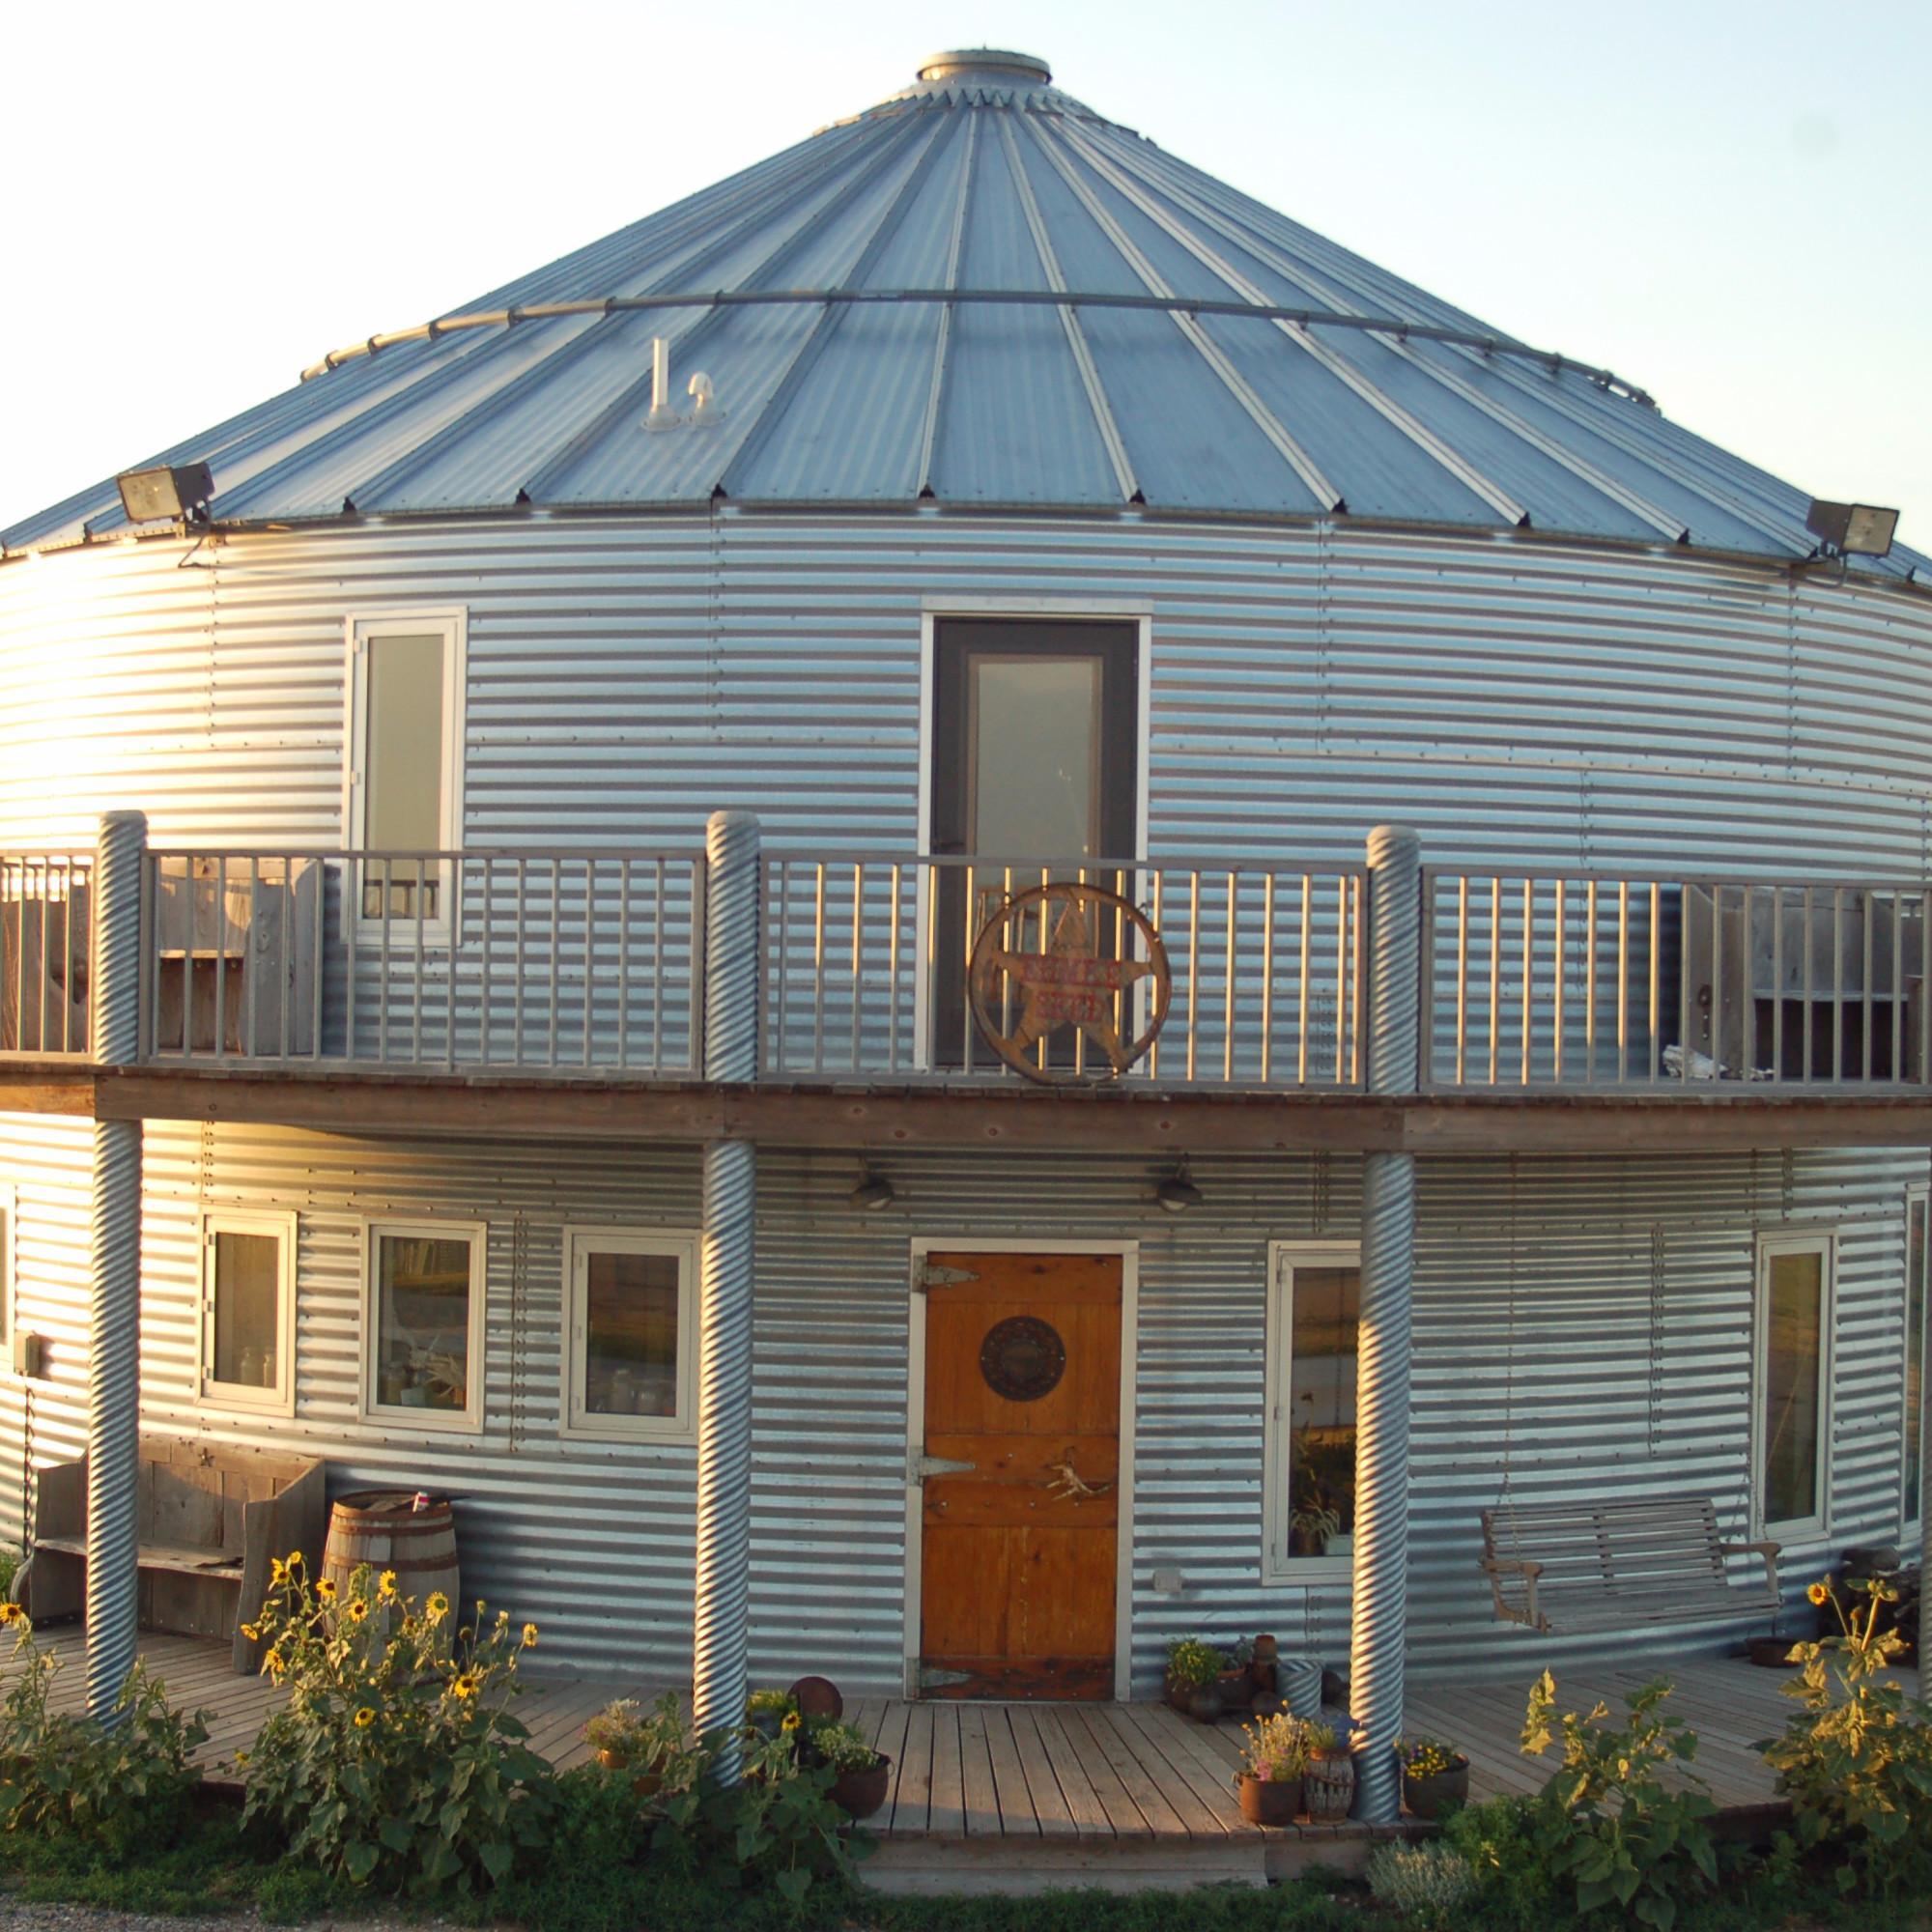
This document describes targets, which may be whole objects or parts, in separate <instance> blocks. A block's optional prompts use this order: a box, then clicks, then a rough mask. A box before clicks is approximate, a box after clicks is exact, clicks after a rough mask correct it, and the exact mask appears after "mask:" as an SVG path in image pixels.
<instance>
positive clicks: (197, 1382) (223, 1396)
mask: <svg viewBox="0 0 1932 1932" xmlns="http://www.w3.org/2000/svg"><path fill="white" fill-rule="evenodd" d="M200 1233H201V1321H200V1324H199V1328H200V1340H199V1346H198V1348H197V1350H196V1355H195V1377H194V1386H195V1393H196V1395H197V1396H198V1397H199V1398H200V1400H201V1401H202V1402H203V1403H204V1404H206V1405H207V1406H210V1407H212V1408H244V1409H248V1410H250V1411H252V1412H254V1413H258V1414H264V1415H293V1414H294V1413H295V1412H296V1241H297V1237H298V1234H299V1223H298V1217H297V1216H296V1215H295V1214H292V1213H272V1214H270V1213H261V1212H258V1211H256V1210H254V1209H249V1210H246V1211H244V1210H242V1209H240V1208H209V1209H207V1210H206V1211H205V1212H204V1213H203V1214H202V1216H201V1229H200ZM217 1235H268V1236H272V1237H273V1239H274V1241H275V1243H276V1266H275V1382H274V1386H273V1387H272V1388H255V1387H251V1386H250V1385H249V1384H248V1383H246V1382H223V1381H216V1380H215V1378H214V1256H215V1243H214V1237H215V1236H217Z"/></svg>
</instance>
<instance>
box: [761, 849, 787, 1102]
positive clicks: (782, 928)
mask: <svg viewBox="0 0 1932 1932" xmlns="http://www.w3.org/2000/svg"><path fill="white" fill-rule="evenodd" d="M766 864H767V865H770V864H771V861H769V860H767V861H766ZM767 876H769V874H768V875H767ZM777 893H778V906H779V932H778V941H777V952H778V965H777V969H776V970H777V973H778V999H777V1010H778V1018H777V1021H776V1022H775V1023H774V1025H773V1028H772V1065H773V1066H774V1068H775V1069H776V1070H777V1071H779V1072H783V1071H784V1070H785V1068H786V1066H787V1065H789V1064H790V1053H789V1042H788V1037H787V1034H786V1028H787V1027H788V1025H789V1024H790V1011H791V861H790V860H789V859H781V860H779V861H778V879H777Z"/></svg>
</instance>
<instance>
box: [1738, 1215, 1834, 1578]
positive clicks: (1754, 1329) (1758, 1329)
mask: <svg viewBox="0 0 1932 1932" xmlns="http://www.w3.org/2000/svg"><path fill="white" fill-rule="evenodd" d="M1795 1254H1816V1255H1821V1256H1822V1257H1823V1258H1824V1261H1823V1266H1822V1268H1821V1270H1820V1274H1821V1293H1822V1305H1821V1307H1820V1309H1819V1311H1818V1325H1819V1361H1818V1381H1819V1392H1818V1452H1817V1482H1816V1489H1817V1496H1818V1512H1817V1514H1816V1515H1815V1516H1811V1517H1804V1518H1801V1519H1797V1520H1792V1521H1781V1520H1780V1521H1772V1520H1767V1518H1766V1517H1765V1514H1764V1491H1763V1484H1762V1481H1761V1479H1760V1472H1761V1470H1762V1468H1763V1460H1764V1459H1763V1452H1764V1395H1765V1354H1766V1350H1767V1343H1768V1340H1769V1337H1768V1335H1767V1332H1766V1331H1767V1327H1768V1322H1767V1320H1766V1306H1767V1294H1768V1291H1769V1289H1770V1284H1771V1268H1770V1262H1771V1258H1772V1257H1773V1256H1774V1255H1795ZM1837 1326H1838V1234H1837V1230H1836V1229H1835V1228H1829V1229H1827V1228H1821V1229H1808V1230H1805V1231H1804V1232H1802V1233H1800V1232H1796V1231H1794V1232H1791V1233H1787V1234H1781V1235H1760V1236H1758V1237H1757V1257H1756V1264H1755V1267H1754V1269H1753V1276H1752V1289H1751V1381H1750V1515H1751V1522H1752V1525H1753V1530H1752V1533H1753V1534H1754V1535H1756V1536H1760V1537H1766V1538H1771V1539H1774V1540H1776V1541H1778V1542H1781V1543H1784V1544H1787V1545H1789V1544H1800V1543H1822V1542H1825V1541H1827V1540H1828V1539H1829V1538H1830V1537H1831V1534H1832V1478H1833V1456H1832V1435H1833V1422H1834V1419H1835V1411H1836V1406H1837V1405H1836V1402H1835V1399H1834V1398H1835V1390H1834V1388H1833V1383H1834V1381H1835V1380H1836V1357H1837Z"/></svg>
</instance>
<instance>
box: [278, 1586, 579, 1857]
mask: <svg viewBox="0 0 1932 1932" xmlns="http://www.w3.org/2000/svg"><path fill="white" fill-rule="evenodd" d="M476 1609H477V1619H476V1622H475V1624H473V1625H471V1626H468V1627H465V1628H463V1629H460V1630H459V1629H456V1628H455V1627H454V1621H453V1618H452V1615H451V1611H450V1606H449V1604H448V1602H447V1600H446V1599H445V1598H444V1597H443V1596H442V1594H441V1593H440V1591H439V1592H438V1593H437V1594H436V1595H434V1596H432V1597H431V1598H430V1599H429V1600H428V1602H427V1603H426V1604H425V1605H422V1607H421V1608H418V1607H417V1606H416V1605H415V1603H414V1600H413V1599H411V1598H405V1597H400V1596H398V1595H397V1593H396V1588H395V1577H394V1576H393V1575H392V1574H390V1573H388V1572H384V1575H383V1577H381V1578H380V1579H379V1580H378V1581H376V1582H375V1583H374V1584H373V1586H372V1583H371V1578H370V1574H369V1571H368V1568H367V1566H366V1565H365V1566H363V1567H362V1568H359V1569H357V1570H356V1571H355V1574H354V1576H353V1577H351V1579H350V1582H349V1585H348V1588H347V1589H346V1590H338V1589H337V1587H336V1585H335V1584H334V1583H333V1582H332V1581H331V1580H330V1579H329V1578H327V1577H323V1578H321V1579H320V1580H319V1581H316V1582H314V1583H311V1582H310V1580H309V1578H308V1577H307V1575H306V1573H305V1572H304V1570H303V1567H302V1559H301V1556H300V1553H299V1552H298V1553H297V1554H296V1555H294V1556H292V1557H291V1558H290V1559H289V1561H288V1563H287V1565H286V1566H284V1565H282V1564H281V1563H280V1562H279V1561H277V1563H276V1564H275V1568H274V1574H273V1583H272V1587H271V1588H270V1594H269V1598H268V1601H267V1603H266V1604H265V1605H263V1607H262V1612H261V1615H260V1617H259V1618H258V1619H257V1620H256V1622H255V1623H254V1624H252V1625H249V1626H246V1627H244V1631H243V1634H244V1635H247V1636H250V1637H257V1636H259V1637H260V1638H261V1639H263V1640H264V1641H265V1642H266V1643H267V1645H268V1650H267V1652H266V1654H265V1656H264V1659H263V1664H262V1667H263V1669H264V1671H265V1672H266V1673H267V1674H268V1675H269V1676H270V1677H271V1678H273V1679H274V1681H275V1682H276V1683H277V1684H280V1685H284V1686H286V1687H287V1689H288V1691H289V1701H288V1703H287V1705H286V1706H285V1707H284V1708H283V1709H281V1710H279V1711H277V1712H275V1713H274V1714H273V1715H271V1716H270V1719H268V1721H267V1722H266V1723H265V1724H264V1725H263V1726H262V1731H261V1735H260V1736H259V1737H258V1738H257V1740H256V1743H255V1747H254V1749H253V1751H252V1753H250V1754H249V1759H248V1796H247V1804H246V1806H245V1808H244V1810H243V1813H242V1820H243V1823H244V1824H245V1825H250V1826H254V1825H261V1826H266V1827H269V1828H271V1829H272V1830H273V1831H275V1832H276V1833H279V1834H281V1836H282V1837H283V1839H284V1840H285V1842H286V1844H287V1847H288V1851H289V1853H290V1855H291V1856H292V1857H294V1858H296V1859H298V1860H301V1861H312V1862H314V1863H315V1864H317V1865H318V1866H320V1867H321V1868H322V1870H323V1871H324V1872H326V1873H327V1875H329V1876H330V1877H331V1878H341V1879H347V1880H349V1881H350V1882H352V1883H354V1884H355V1885H366V1886H372V1887H378V1888H382V1889H399V1888H401V1887H404V1886H407V1887H409V1888H410V1889H412V1890H414V1891H417V1892H427V1891H432V1890H435V1889H439V1888H442V1887H451V1888H453V1889H457V1890H459V1891H468V1890H470V1889H473V1888H475V1887H477V1886H479V1885H484V1884H493V1883H496V1882H497V1881H499V1880H501V1879H502V1878H503V1877H504V1876H505V1875H506V1874H507V1873H508V1872H509V1871H510V1870H511V1869H512V1867H513V1866H514V1865H515V1863H516V1862H517V1860H518V1858H519V1856H520V1855H524V1854H529V1853H532V1852H534V1851H535V1850H536V1849H537V1848H539V1847H540V1846H541V1845H542V1844H543V1842H544V1825H545V1818H546V1815H547V1812H548V1810H549V1808H550V1804H551V1803H552V1800H553V1797H554V1792H553V1783H552V1777H551V1772H550V1767H549V1766H548V1765H547V1764H545V1763H544V1761H543V1760H542V1759H541V1758H540V1757H538V1756H537V1755H536V1754H535V1753H534V1752H533V1751H531V1750H530V1749H529V1748H528V1747H527V1746H526V1744H525V1743H524V1739H525V1738H526V1736H527V1733H526V1730H525V1728H524V1726H523V1725H522V1724H521V1723H519V1722H518V1721H517V1720H516V1719H514V1718H513V1717H511V1716H510V1714H509V1711H508V1710H507V1708H506V1706H507V1704H508V1700H509V1698H510V1697H511V1696H512V1695H514V1694H515V1691H516V1689H517V1685H516V1671H517V1659H518V1656H519V1654H520V1653H521V1652H522V1651H524V1650H526V1649H528V1648H529V1647H530V1646H531V1645H533V1644H534V1643H535V1642H536V1639H537V1633H536V1627H535V1626H534V1625H533V1624H526V1625H525V1626H524V1629H523V1632H522V1634H521V1636H519V1635H518V1634H515V1633H513V1632H512V1631H511V1630H510V1627H509V1618H508V1617H507V1616H504V1615H500V1614H499V1615H498V1616H497V1621H496V1623H495V1625H494V1626H489V1627H486V1626H484V1625H483V1622H482V1611H483V1605H481V1604H480V1603H479V1604H478V1605H477V1606H476Z"/></svg>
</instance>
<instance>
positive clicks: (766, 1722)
mask: <svg viewBox="0 0 1932 1932" xmlns="http://www.w3.org/2000/svg"><path fill="white" fill-rule="evenodd" d="M797 1709H798V1705H797V1703H796V1701H795V1700H794V1699H793V1697H792V1694H791V1692H790V1691H789V1690H753V1692H752V1694H751V1695H750V1696H749V1697H748V1698H746V1699H745V1721H746V1723H748V1724H749V1725H751V1727H752V1729H753V1730H754V1731H756V1732H757V1734H758V1735H759V1736H760V1737H761V1738H775V1737H777V1736H778V1734H779V1728H780V1726H781V1725H782V1724H783V1722H784V1720H785V1719H786V1718H787V1717H789V1716H790V1715H791V1714H792V1713H793V1712H794V1711H796V1710H797Z"/></svg>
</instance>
